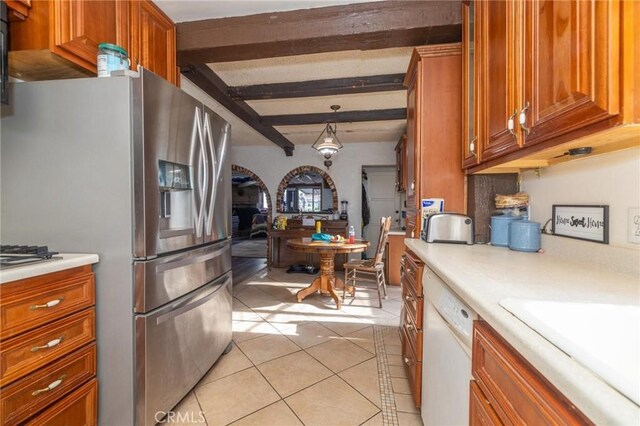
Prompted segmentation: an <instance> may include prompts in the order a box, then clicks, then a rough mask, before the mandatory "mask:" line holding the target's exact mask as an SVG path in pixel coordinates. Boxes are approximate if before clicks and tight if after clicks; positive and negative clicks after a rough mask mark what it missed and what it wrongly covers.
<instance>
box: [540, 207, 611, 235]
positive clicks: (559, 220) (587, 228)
mask: <svg viewBox="0 0 640 426" xmlns="http://www.w3.org/2000/svg"><path fill="white" fill-rule="evenodd" d="M552 210H553V222H552V228H551V229H552V231H553V234H554V235H560V236H563V237H570V238H576V239H579V240H587V241H595V242H598V243H603V244H609V206H571V205H553V207H552Z"/></svg>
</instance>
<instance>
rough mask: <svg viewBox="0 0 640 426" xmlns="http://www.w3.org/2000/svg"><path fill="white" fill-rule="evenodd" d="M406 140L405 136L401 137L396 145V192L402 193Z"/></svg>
mask: <svg viewBox="0 0 640 426" xmlns="http://www.w3.org/2000/svg"><path fill="white" fill-rule="evenodd" d="M406 139H407V135H403V136H402V137H401V138H400V140H399V141H398V144H397V145H396V190H397V191H398V192H403V191H404V190H405V188H406V185H407V183H406V181H407V174H406V168H405V167H406V166H405V164H406V162H405V157H406Z"/></svg>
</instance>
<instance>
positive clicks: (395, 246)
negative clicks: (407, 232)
mask: <svg viewBox="0 0 640 426" xmlns="http://www.w3.org/2000/svg"><path fill="white" fill-rule="evenodd" d="M403 251H404V234H401V235H395V234H389V237H388V238H387V262H386V263H385V265H386V267H387V284H389V285H400V261H401V259H402V253H403Z"/></svg>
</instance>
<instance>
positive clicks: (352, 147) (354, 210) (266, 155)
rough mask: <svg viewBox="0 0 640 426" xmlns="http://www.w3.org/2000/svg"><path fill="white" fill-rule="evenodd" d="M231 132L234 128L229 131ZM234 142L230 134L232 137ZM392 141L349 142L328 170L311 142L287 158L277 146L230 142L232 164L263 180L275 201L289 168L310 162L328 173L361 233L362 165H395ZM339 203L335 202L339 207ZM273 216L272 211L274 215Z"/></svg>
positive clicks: (339, 197) (357, 230) (357, 229)
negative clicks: (249, 171) (244, 144)
mask: <svg viewBox="0 0 640 426" xmlns="http://www.w3.org/2000/svg"><path fill="white" fill-rule="evenodd" d="M231 132H232V133H231V134H232V135H233V129H232V130H231ZM231 140H232V141H233V136H232V138H231ZM394 148H395V143H393V142H374V143H350V144H345V146H344V148H342V149H341V150H340V152H339V153H338V154H337V155H336V156H334V157H333V158H332V161H333V165H332V166H331V168H329V170H327V169H326V168H325V167H324V165H323V162H324V158H323V157H322V156H321V155H320V154H318V152H317V151H316V150H314V149H312V148H311V146H310V145H297V146H296V149H295V150H294V151H293V156H292V157H286V156H285V155H284V151H283V150H282V149H281V148H278V147H277V146H275V145H274V146H273V147H271V146H240V147H234V146H233V142H232V144H231V163H232V164H237V165H238V166H242V167H245V168H247V169H249V170H251V171H252V172H254V173H255V174H256V175H258V176H259V177H260V179H262V181H263V182H264V183H265V185H267V188H268V189H269V192H270V194H271V200H272V202H273V203H274V204H275V202H276V195H277V190H278V185H279V184H280V181H281V180H282V178H283V177H284V175H286V174H287V173H288V172H289V171H291V170H293V169H295V168H296V167H299V166H304V165H311V166H316V167H318V168H320V169H323V170H325V171H326V172H327V174H328V175H329V176H331V179H332V180H333V182H334V184H335V185H336V190H337V192H338V201H342V200H347V201H349V210H348V213H349V223H350V224H351V225H353V226H354V228H355V229H356V236H358V237H359V236H360V223H361V221H362V218H361V202H362V187H361V184H362V176H361V172H362V166H388V165H393V164H395V158H396V157H395V149H394ZM339 207H340V206H339V205H338V208H339ZM274 216H275V214H274Z"/></svg>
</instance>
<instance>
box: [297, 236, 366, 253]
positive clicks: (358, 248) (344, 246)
mask: <svg viewBox="0 0 640 426" xmlns="http://www.w3.org/2000/svg"><path fill="white" fill-rule="evenodd" d="M369 245H370V244H369V241H366V240H356V242H355V243H353V244H349V243H348V242H347V241H344V242H340V243H331V242H329V241H312V240H311V238H309V237H306V238H291V239H289V240H287V246H288V247H289V248H292V249H294V250H297V251H302V252H307V253H360V252H363V251H365V250H366V249H368V248H369Z"/></svg>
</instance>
